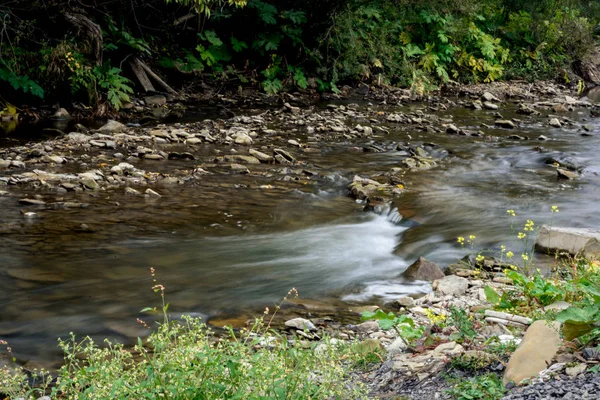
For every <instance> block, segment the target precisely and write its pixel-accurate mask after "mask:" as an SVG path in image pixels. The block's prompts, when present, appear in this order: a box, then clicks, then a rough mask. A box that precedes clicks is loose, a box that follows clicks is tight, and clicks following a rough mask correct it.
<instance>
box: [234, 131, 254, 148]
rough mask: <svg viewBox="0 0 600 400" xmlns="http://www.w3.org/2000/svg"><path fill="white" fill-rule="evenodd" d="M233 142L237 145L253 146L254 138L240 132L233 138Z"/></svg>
mask: <svg viewBox="0 0 600 400" xmlns="http://www.w3.org/2000/svg"><path fill="white" fill-rule="evenodd" d="M233 139H234V140H233V141H234V142H235V144H241V145H245V146H248V145H251V144H252V138H251V137H250V136H249V135H248V134H247V133H244V132H238V133H236V134H235V135H234V136H233Z"/></svg>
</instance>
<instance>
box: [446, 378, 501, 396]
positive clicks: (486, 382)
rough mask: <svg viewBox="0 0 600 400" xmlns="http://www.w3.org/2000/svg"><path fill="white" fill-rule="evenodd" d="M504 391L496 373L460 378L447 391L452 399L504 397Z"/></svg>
mask: <svg viewBox="0 0 600 400" xmlns="http://www.w3.org/2000/svg"><path fill="white" fill-rule="evenodd" d="M505 391H506V390H505V389H504V385H503V384H502V380H501V379H500V378H499V377H498V375H496V374H493V373H489V374H485V375H480V376H477V377H474V378H470V379H467V380H461V381H459V382H458V383H457V384H456V385H455V386H454V387H453V388H452V389H449V390H448V391H447V393H448V395H450V397H451V398H452V399H454V400H475V399H481V400H496V399H501V398H502V397H504V393H505Z"/></svg>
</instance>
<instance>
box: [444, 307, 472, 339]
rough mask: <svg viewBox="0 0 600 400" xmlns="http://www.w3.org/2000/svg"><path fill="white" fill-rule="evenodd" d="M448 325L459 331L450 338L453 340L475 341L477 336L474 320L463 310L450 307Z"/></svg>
mask: <svg viewBox="0 0 600 400" xmlns="http://www.w3.org/2000/svg"><path fill="white" fill-rule="evenodd" d="M448 325H449V326H454V327H455V328H456V329H457V332H456V333H455V334H453V335H452V336H451V337H450V338H451V339H452V340H457V341H463V340H465V339H473V338H474V337H475V336H476V335H477V331H476V330H475V325H474V323H473V320H472V318H471V317H469V315H468V314H467V312H466V311H465V310H463V309H462V308H457V307H450V315H449V317H448Z"/></svg>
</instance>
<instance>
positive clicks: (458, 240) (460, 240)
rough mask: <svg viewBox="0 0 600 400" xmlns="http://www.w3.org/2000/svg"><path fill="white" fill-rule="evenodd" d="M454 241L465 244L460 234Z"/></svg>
mask: <svg viewBox="0 0 600 400" xmlns="http://www.w3.org/2000/svg"><path fill="white" fill-rule="evenodd" d="M456 241H457V242H458V243H460V244H465V238H464V237H462V236H459V237H458V239H456Z"/></svg>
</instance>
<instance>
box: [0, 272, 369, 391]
mask: <svg viewBox="0 0 600 400" xmlns="http://www.w3.org/2000/svg"><path fill="white" fill-rule="evenodd" d="M151 273H152V283H153V286H152V290H153V291H154V292H155V293H158V294H159V295H160V298H161V306H160V310H159V309H157V308H147V309H144V310H142V311H143V312H148V311H156V312H158V313H159V314H160V313H161V312H162V314H163V322H161V323H160V324H159V325H158V328H157V329H156V330H155V331H154V332H152V333H151V335H150V336H149V337H148V339H147V340H146V343H144V341H143V340H142V339H139V338H138V342H137V345H135V346H134V347H133V349H126V348H125V347H124V346H123V345H122V344H118V343H113V342H111V341H109V340H105V341H104V344H103V346H100V345H98V344H97V343H95V342H94V341H93V339H91V338H90V337H85V338H83V339H81V340H79V339H77V338H76V336H75V335H74V334H73V333H71V337H70V338H69V339H68V340H59V345H60V347H61V348H62V349H63V351H64V354H65V364H64V365H63V366H62V367H61V369H60V371H59V373H58V376H57V377H56V381H55V382H53V385H52V388H51V393H50V394H51V397H52V398H77V399H131V398H135V399H156V398H165V399H206V400H210V399H257V400H258V399H298V400H300V399H353V398H364V396H363V393H362V389H361V387H360V385H355V386H354V387H349V386H348V384H347V382H346V381H345V379H344V378H345V377H346V376H347V371H346V366H347V364H353V363H358V362H360V360H361V359H362V358H363V356H362V355H361V356H359V357H356V356H355V355H354V352H353V351H352V349H351V348H350V347H349V346H347V345H346V344H345V343H344V342H340V341H334V340H330V339H329V338H328V337H324V338H323V339H322V340H321V341H320V342H316V343H313V344H312V345H310V346H309V347H306V346H304V345H303V342H302V341H299V340H293V341H290V340H288V339H287V338H286V337H285V336H281V335H279V334H277V333H275V332H273V331H271V330H270V325H271V322H272V321H273V317H274V316H275V313H276V312H277V310H279V307H280V305H281V304H282V303H283V301H285V300H286V299H287V296H286V297H284V299H283V301H282V302H281V303H280V305H278V306H277V307H276V310H275V313H273V314H272V315H271V318H270V319H269V320H268V322H265V321H263V318H258V319H256V320H255V323H254V325H253V326H252V327H251V328H250V329H247V330H243V331H242V332H240V333H239V334H236V333H235V332H234V331H233V329H231V328H228V329H227V331H228V333H229V335H228V337H218V336H216V335H214V333H213V332H212V331H211V330H210V329H209V328H208V327H207V326H206V325H205V324H204V323H203V322H202V320H201V319H200V318H192V317H189V316H184V317H182V319H181V320H178V321H173V320H170V318H169V316H168V314H167V310H168V303H166V302H165V287H164V286H163V285H161V284H159V283H158V282H157V281H156V277H155V271H154V269H151ZM292 293H296V294H297V292H296V291H295V289H292V290H291V291H290V292H289V293H288V295H290V294H292ZM268 313H269V311H268V309H267V310H266V311H265V315H268ZM138 322H140V323H142V325H144V326H146V327H148V326H147V325H146V324H145V322H144V321H142V320H138ZM148 328H149V327H148ZM51 381H52V379H51V378H46V382H47V383H46V387H47V386H48V384H49V383H50V382H51ZM0 382H7V383H9V384H10V387H9V386H6V387H7V388H6V387H3V390H4V391H7V392H8V393H9V394H11V395H14V397H19V395H23V394H25V393H28V392H29V391H30V390H31V388H30V387H29V382H28V377H27V376H26V375H25V374H24V373H22V372H19V371H9V370H8V369H5V370H0Z"/></svg>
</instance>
